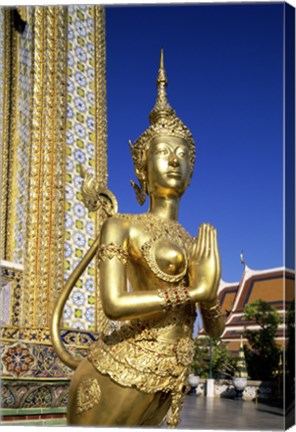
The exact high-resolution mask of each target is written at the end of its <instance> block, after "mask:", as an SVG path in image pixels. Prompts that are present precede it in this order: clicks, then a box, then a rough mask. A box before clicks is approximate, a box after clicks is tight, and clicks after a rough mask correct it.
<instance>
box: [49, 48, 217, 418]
mask: <svg viewBox="0 0 296 432" xmlns="http://www.w3.org/2000/svg"><path fill="white" fill-rule="evenodd" d="M166 86H167V78H166V73H165V69H164V61H163V52H161V60H160V68H159V72H158V79H157V88H158V95H157V100H156V104H155V106H154V108H153V110H152V112H151V113H150V116H149V120H150V126H149V128H148V129H147V130H146V131H145V132H144V133H143V134H142V135H141V136H140V137H139V138H138V139H137V140H136V141H135V143H134V145H132V144H131V143H130V147H131V153H132V158H133V162H134V165H135V172H136V176H137V178H138V181H139V184H140V186H138V185H136V184H135V183H134V182H132V186H133V187H134V189H135V191H136V196H137V199H138V201H139V203H140V204H143V202H144V201H145V198H146V195H148V196H149V200H150V207H149V210H148V212H147V213H143V214H138V215H136V214H135V215H126V214H113V215H111V216H110V217H109V218H108V219H107V220H106V221H105V222H104V224H103V226H102V229H101V232H100V235H99V236H98V238H97V239H96V240H95V242H94V244H93V245H92V247H91V248H90V249H89V251H88V252H87V254H86V255H85V257H84V258H83V260H82V261H81V263H80V264H79V265H78V267H77V268H76V269H75V270H74V272H73V273H72V275H71V276H70V278H69V280H68V282H67V284H66V286H65V288H64V291H63V292H62V294H61V296H60V298H59V300H58V302H57V305H56V307H55V310H54V313H53V320H52V338H53V344H54V346H55V348H56V351H57V354H58V356H59V357H60V358H61V360H62V361H63V362H64V363H66V364H67V365H68V366H70V367H71V368H72V369H76V368H77V369H76V371H75V373H74V376H73V379H72V381H71V385H70V391H69V402H68V423H69V424H70V425H81V426H82V425H88V426H158V425H160V424H161V423H162V422H163V420H164V418H165V417H166V416H167V424H168V426H169V427H175V426H177V425H178V422H179V419H180V410H181V407H182V403H183V399H184V396H185V394H186V384H187V376H188V374H189V372H190V364H191V360H192V354H193V341H192V330H193V324H194V321H195V317H196V303H198V305H199V308H200V311H201V314H202V317H203V322H204V327H205V330H206V332H207V333H208V334H209V335H210V336H212V337H217V336H219V335H220V334H221V333H222V331H223V329H224V320H223V317H222V315H221V312H220V309H219V304H218V300H217V289H218V285H219V280H220V274H221V265H220V257H219V251H218V245H217V234H216V230H215V229H214V228H213V227H212V226H211V225H209V224H202V225H201V226H200V227H199V231H198V236H197V238H192V237H191V236H190V235H189V233H188V232H187V231H186V230H185V229H184V228H183V227H182V226H181V225H180V224H179V223H178V221H177V219H178V209H179V202H180V199H181V197H182V195H183V193H184V192H185V190H186V188H187V186H188V185H189V182H190V179H191V176H192V173H193V167H194V161H195V144H194V140H193V137H192V134H191V133H190V131H189V130H188V128H187V127H186V126H185V125H184V124H183V122H182V121H181V120H180V119H179V118H178V117H177V115H176V113H175V111H174V110H173V109H172V108H171V106H170V104H169V102H168V100H167V96H166ZM104 197H105V198H106V200H107V201H108V199H109V201H110V200H111V202H112V196H111V198H110V196H109V198H108V194H105V195H104ZM113 213H114V212H113ZM110 214H112V212H110ZM95 254H97V256H98V258H99V266H100V278H101V280H100V289H101V300H102V304H103V308H104V312H105V314H106V315H107V317H108V318H110V319H112V320H117V321H120V322H121V323H122V325H121V327H120V328H119V329H117V330H114V331H113V332H112V333H111V334H109V335H103V336H101V337H100V339H99V340H98V341H96V342H95V343H94V344H93V345H92V346H91V348H90V352H89V354H88V357H87V358H86V359H84V360H77V359H75V358H73V357H72V356H71V355H70V354H69V353H68V352H67V351H66V349H65V347H64V346H63V343H62V341H61V338H60V335H59V326H60V321H61V317H62V312H63V307H64V305H65V302H66V300H67V298H68V295H69V293H70V292H71V289H72V288H73V287H74V285H75V283H76V281H77V280H78V278H79V277H80V275H81V274H82V273H83V271H84V270H85V268H86V267H87V265H88V264H89V262H90V261H91V260H92V258H93V257H94V256H95ZM168 412H169V414H168Z"/></svg>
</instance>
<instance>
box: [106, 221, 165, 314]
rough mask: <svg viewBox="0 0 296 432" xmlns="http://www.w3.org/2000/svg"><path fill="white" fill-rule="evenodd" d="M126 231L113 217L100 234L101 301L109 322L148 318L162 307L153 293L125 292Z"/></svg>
mask: <svg viewBox="0 0 296 432" xmlns="http://www.w3.org/2000/svg"><path fill="white" fill-rule="evenodd" d="M128 231H129V227H128V223H127V222H126V221H125V220H122V219H119V218H116V216H115V217H113V218H110V219H107V220H106V221H105V223H104V225H103V227H102V231H101V244H100V248H99V254H100V256H101V258H100V264H99V265H100V290H101V300H102V306H103V309H104V312H105V314H106V315H107V317H108V318H110V319H113V320H127V319H135V318H143V317H147V318H148V317H149V315H151V314H153V313H155V312H157V311H159V310H160V309H161V308H162V306H163V299H162V298H161V297H159V295H158V294H157V290H151V291H150V290H149V291H133V292H128V290H127V268H126V266H127V265H128V264H127V258H128V257H127V250H128V242H129V234H128Z"/></svg>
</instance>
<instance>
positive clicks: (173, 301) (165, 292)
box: [158, 284, 191, 312]
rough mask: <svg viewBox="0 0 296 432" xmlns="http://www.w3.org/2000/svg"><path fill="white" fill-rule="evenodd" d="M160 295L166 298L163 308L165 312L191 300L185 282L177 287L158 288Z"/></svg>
mask: <svg viewBox="0 0 296 432" xmlns="http://www.w3.org/2000/svg"><path fill="white" fill-rule="evenodd" d="M158 296H159V297H161V298H162V299H164V304H163V305H162V309H163V310H164V311H165V312H167V311H168V310H172V309H175V308H176V307H178V306H181V305H184V304H186V303H189V302H190V301H191V299H190V296H189V291H188V288H187V287H185V286H184V285H183V284H180V285H178V286H176V287H166V288H163V289H161V288H160V289H158Z"/></svg>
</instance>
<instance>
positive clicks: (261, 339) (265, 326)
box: [244, 299, 281, 380]
mask: <svg viewBox="0 0 296 432" xmlns="http://www.w3.org/2000/svg"><path fill="white" fill-rule="evenodd" d="M244 318H245V320H247V321H255V323H256V324H257V325H258V326H259V329H258V330H245V332H244V336H245V337H246V338H247V339H248V342H249V345H250V348H249V347H245V357H246V362H247V366H248V372H249V375H250V377H251V378H252V379H259V380H270V379H272V378H273V377H274V376H275V374H276V371H277V369H278V364H279V357H280V352H281V350H280V348H279V347H278V346H277V344H276V342H275V339H274V337H275V334H276V331H277V328H278V325H279V323H280V315H279V313H278V312H277V310H276V309H275V307H273V306H272V305H270V304H269V303H267V302H265V301H263V300H261V299H256V300H254V301H253V302H252V303H250V304H248V305H246V306H245V308H244Z"/></svg>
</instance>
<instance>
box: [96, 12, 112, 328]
mask: <svg viewBox="0 0 296 432" xmlns="http://www.w3.org/2000/svg"><path fill="white" fill-rule="evenodd" d="M105 27H106V26H105V9H104V7H102V6H95V7H94V46H95V103H96V113H95V131H96V138H95V140H96V142H95V158H96V178H97V179H98V181H99V183H100V187H101V188H102V189H106V188H107V182H108V172H107V106H106V105H107V104H106V29H105ZM105 217H106V215H105V214H104V212H103V211H101V212H100V211H98V212H97V213H96V220H95V226H96V235H98V234H99V232H100V229H101V226H102V223H103V221H104V219H105ZM95 272H96V273H95V281H96V291H95V292H96V318H95V319H96V323H95V330H96V331H108V322H109V320H108V319H107V317H106V316H105V314H104V312H103V309H102V303H101V298H100V275H99V268H98V263H97V260H96V263H95Z"/></svg>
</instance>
